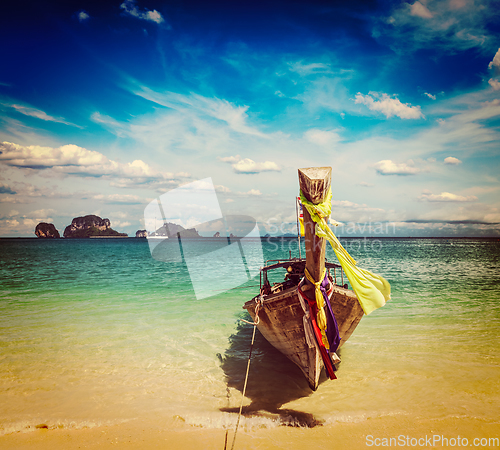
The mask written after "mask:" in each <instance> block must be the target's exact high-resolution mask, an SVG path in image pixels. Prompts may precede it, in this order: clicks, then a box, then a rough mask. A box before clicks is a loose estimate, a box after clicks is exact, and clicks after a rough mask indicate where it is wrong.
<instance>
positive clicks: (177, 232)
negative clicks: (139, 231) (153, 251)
mask: <svg viewBox="0 0 500 450" xmlns="http://www.w3.org/2000/svg"><path fill="white" fill-rule="evenodd" d="M149 236H166V237H168V238H175V237H181V238H201V237H202V236H200V234H199V233H198V231H196V228H187V229H186V228H184V227H183V226H181V225H177V224H175V223H171V222H165V223H164V224H163V225H162V226H161V227H160V228H158V229H157V230H156V231H155V232H154V233H152V234H150V235H149Z"/></svg>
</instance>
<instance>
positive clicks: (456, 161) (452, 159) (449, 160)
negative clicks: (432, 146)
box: [444, 156, 462, 166]
mask: <svg viewBox="0 0 500 450" xmlns="http://www.w3.org/2000/svg"><path fill="white" fill-rule="evenodd" d="M444 163H445V164H450V165H455V166H456V165H458V164H462V161H460V160H459V159H458V158H455V157H454V156H448V157H447V158H445V159H444Z"/></svg>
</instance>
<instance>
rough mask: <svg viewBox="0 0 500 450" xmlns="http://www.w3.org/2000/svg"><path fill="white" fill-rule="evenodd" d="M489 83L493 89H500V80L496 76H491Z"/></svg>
mask: <svg viewBox="0 0 500 450" xmlns="http://www.w3.org/2000/svg"><path fill="white" fill-rule="evenodd" d="M488 83H489V85H490V86H491V87H492V88H493V90H495V91H498V90H500V81H498V80H496V79H495V78H490V79H489V80H488Z"/></svg>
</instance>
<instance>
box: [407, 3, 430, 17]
mask: <svg viewBox="0 0 500 450" xmlns="http://www.w3.org/2000/svg"><path fill="white" fill-rule="evenodd" d="M410 14H411V15H412V16H417V17H422V18H423V19H431V18H432V17H433V14H432V13H431V12H430V11H429V10H428V9H427V7H426V6H424V5H423V4H422V3H420V2H418V1H417V2H415V3H414V4H413V5H411V6H410Z"/></svg>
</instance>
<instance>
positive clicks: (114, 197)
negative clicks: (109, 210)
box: [92, 194, 145, 205]
mask: <svg viewBox="0 0 500 450" xmlns="http://www.w3.org/2000/svg"><path fill="white" fill-rule="evenodd" d="M92 198H93V199H94V200H98V201H104V202H106V203H126V204H131V205H134V204H144V203H145V199H144V198H142V197H139V196H138V195H130V194H109V195H103V194H97V195H94V196H93V197H92Z"/></svg>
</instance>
